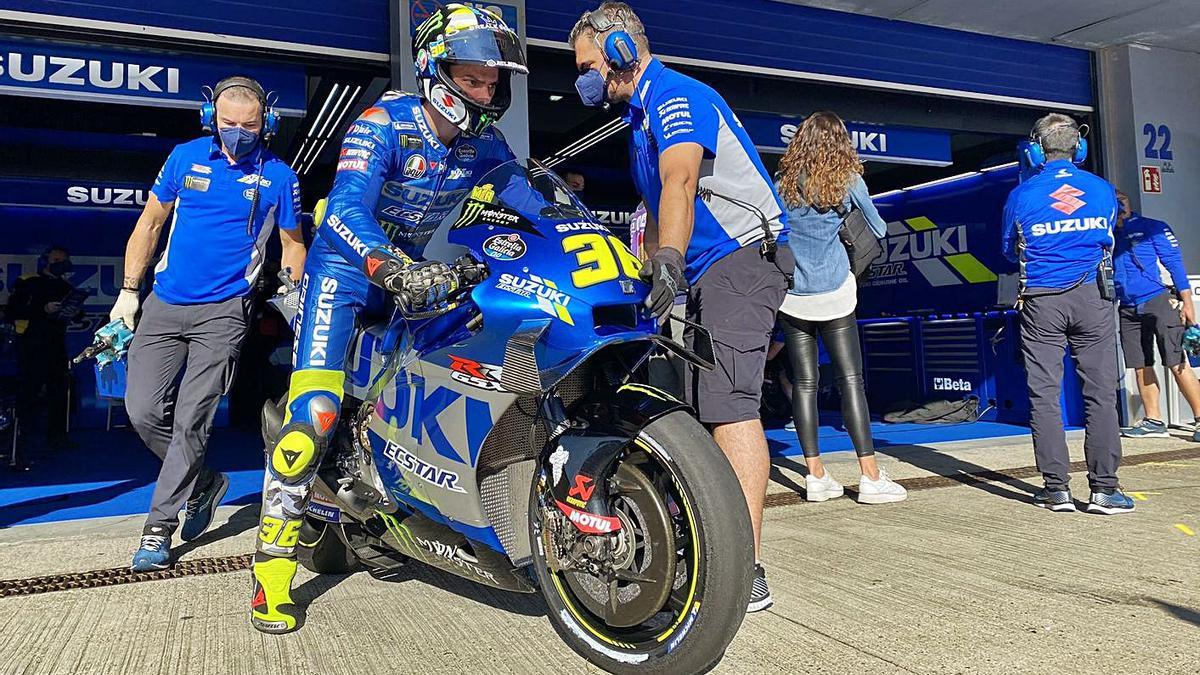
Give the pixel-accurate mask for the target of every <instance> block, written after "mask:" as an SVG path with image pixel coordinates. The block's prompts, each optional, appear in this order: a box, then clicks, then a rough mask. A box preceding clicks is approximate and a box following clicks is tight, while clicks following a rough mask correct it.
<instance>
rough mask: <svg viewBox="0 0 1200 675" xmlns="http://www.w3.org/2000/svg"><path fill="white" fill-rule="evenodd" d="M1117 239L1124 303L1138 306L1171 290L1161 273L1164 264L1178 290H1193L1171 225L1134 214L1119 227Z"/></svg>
mask: <svg viewBox="0 0 1200 675" xmlns="http://www.w3.org/2000/svg"><path fill="white" fill-rule="evenodd" d="M1116 238H1117V246H1116V250H1115V251H1114V254H1113V279H1114V280H1115V281H1116V286H1117V299H1118V300H1120V301H1121V304H1122V305H1125V306H1128V307H1137V306H1138V305H1140V304H1142V303H1143V302H1146V301H1147V300H1149V299H1151V298H1153V297H1155V296H1157V295H1160V294H1161V293H1162V292H1163V291H1165V290H1167V285H1166V284H1164V283H1163V281H1162V276H1161V275H1160V273H1159V264H1160V263H1161V264H1162V267H1163V269H1165V270H1166V271H1167V274H1168V275H1170V277H1171V285H1173V286H1174V287H1175V290H1176V291H1178V292H1180V293H1182V292H1185V291H1188V290H1190V289H1191V287H1192V285H1191V283H1190V282H1189V281H1188V276H1187V270H1186V269H1185V268H1184V266H1183V256H1182V255H1181V254H1180V250H1179V240H1178V239H1176V238H1175V233H1174V232H1172V231H1171V226H1170V225H1167V224H1166V223H1164V222H1163V221H1161V220H1154V219H1153V218H1144V217H1142V216H1141V215H1140V214H1137V213H1134V214H1133V215H1131V216H1130V217H1129V218H1128V219H1126V220H1125V222H1124V223H1122V224H1121V225H1120V226H1119V227H1117V231H1116Z"/></svg>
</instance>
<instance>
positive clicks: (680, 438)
mask: <svg viewBox="0 0 1200 675" xmlns="http://www.w3.org/2000/svg"><path fill="white" fill-rule="evenodd" d="M605 478H606V479H607V481H608V485H609V491H610V504H609V507H610V509H611V511H612V513H613V515H615V516H617V517H618V518H619V519H620V520H621V522H622V528H621V530H619V531H618V532H616V533H612V534H605V535H580V534H578V533H577V531H576V530H575V529H574V526H573V525H572V524H571V523H570V522H569V521H567V520H566V519H565V518H564V517H562V516H561V511H558V510H557V507H555V506H554V503H553V499H552V498H551V497H548V496H547V495H546V488H547V487H548V483H549V480H550V479H549V478H548V477H546V476H545V475H543V474H542V473H541V472H539V473H538V474H537V475H536V476H535V477H534V481H533V486H532V496H531V499H530V538H531V541H530V544H531V548H532V551H533V568H534V572H535V574H536V575H537V578H538V582H539V585H540V586H541V589H542V595H543V597H544V598H545V599H546V603H547V605H549V612H548V615H549V619H550V623H551V625H553V626H554V630H555V631H556V632H557V633H558V635H559V637H561V638H562V639H563V641H564V642H566V643H567V644H568V645H569V646H570V647H571V649H573V650H574V651H575V652H576V653H578V654H579V655H580V656H583V657H584V658H586V659H587V660H589V661H591V662H592V663H594V664H596V665H597V666H600V667H601V668H604V669H605V670H608V671H610V672H614V673H635V672H636V673H673V674H674V673H702V672H707V671H708V670H710V669H712V668H713V667H714V666H715V665H716V664H717V663H718V662H719V661H720V660H721V657H722V656H723V655H724V653H725V648H726V647H727V646H728V645H729V643H730V641H731V640H733V637H734V635H735V634H736V633H737V630H738V627H739V626H741V623H742V619H743V618H744V617H745V613H746V605H747V602H748V601H749V598H750V584H751V581H752V578H753V574H754V569H753V568H754V555H753V538H752V531H751V528H750V517H749V513H748V512H747V510H746V506H745V504H746V502H745V498H744V497H743V496H742V490H741V486H740V484H739V483H738V480H737V477H736V476H735V475H734V473H733V469H732V468H731V467H730V466H729V462H728V461H727V460H726V459H725V455H724V453H722V452H721V449H720V448H719V447H717V444H716V443H715V442H714V441H713V439H712V436H710V435H709V434H708V433H707V432H706V431H705V430H704V428H703V427H702V426H700V424H699V423H698V422H696V420H695V419H693V418H692V417H691V416H690V415H689V414H688V413H687V412H685V411H676V412H672V413H670V414H668V415H665V416H663V417H661V418H659V419H657V420H655V421H654V422H652V423H651V424H649V425H648V426H647V427H646V428H645V429H643V430H642V431H641V433H639V434H638V436H637V437H636V438H634V439H633V440H631V441H630V442H629V444H628V445H627V446H626V447H625V449H624V450H623V451H622V453H621V455H619V456H618V458H617V460H616V462H615V463H614V465H613V470H612V472H611V474H610V475H609V476H606V477H605ZM648 488H649V489H648ZM593 537H609V538H619V539H611V540H610V542H611V545H610V546H608V547H607V548H606V549H604V550H606V551H609V553H607V554H605V556H606V557H604V558H596V557H591V556H590V554H587V555H584V556H582V562H584V563H590V562H601V561H602V562H603V563H604V564H606V565H607V566H610V567H611V570H612V571H611V572H601V573H600V574H599V575H597V574H594V573H591V572H588V571H583V569H582V567H580V566H579V562H581V561H580V560H578V558H577V559H576V560H575V561H574V562H571V563H568V564H570V565H572V568H571V569H566V568H565V567H564V558H566V559H570V558H571V557H572V556H576V557H578V556H579V554H578V553H577V552H578V551H579V550H581V548H582V549H588V548H590V547H587V546H583V547H579V546H578V544H579V542H580V541H581V539H586V538H593ZM572 543H574V544H575V545H576V546H575V547H574V548H573V551H574V552H572V549H571V548H564V544H565V545H567V546H569V545H570V544H572ZM664 553H666V554H667V555H668V558H667V559H665V560H664V558H663V554H664ZM564 554H565V555H564ZM664 576H666V578H663V577H664Z"/></svg>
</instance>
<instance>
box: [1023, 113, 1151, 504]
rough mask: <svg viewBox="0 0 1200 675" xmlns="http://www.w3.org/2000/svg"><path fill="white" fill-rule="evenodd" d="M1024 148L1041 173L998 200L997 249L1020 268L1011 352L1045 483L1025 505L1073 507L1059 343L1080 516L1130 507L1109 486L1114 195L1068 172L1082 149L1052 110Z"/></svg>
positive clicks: (1115, 442) (1115, 434)
mask: <svg viewBox="0 0 1200 675" xmlns="http://www.w3.org/2000/svg"><path fill="white" fill-rule="evenodd" d="M1029 151H1030V154H1031V155H1032V156H1033V161H1032V162H1031V164H1032V165H1033V166H1034V167H1041V170H1040V172H1039V173H1037V175H1035V176H1033V177H1032V178H1030V179H1028V180H1026V181H1025V182H1023V183H1021V184H1020V185H1018V186H1017V187H1016V189H1014V190H1013V191H1012V193H1011V194H1010V195H1009V196H1008V201H1007V203H1005V205H1004V217H1003V221H1002V223H1003V228H1004V230H1003V239H1002V242H1001V246H1002V249H1003V251H1004V253H1005V255H1007V256H1008V257H1009V258H1010V259H1011V260H1013V261H1014V262H1019V263H1020V274H1021V293H1020V307H1021V352H1022V355H1023V356H1024V360H1025V370H1026V372H1027V374H1028V380H1029V398H1030V403H1031V404H1032V409H1033V412H1032V414H1031V420H1030V426H1031V427H1032V430H1033V448H1034V454H1035V456H1036V459H1037V467H1038V470H1039V471H1041V472H1042V477H1043V479H1044V480H1045V487H1044V488H1043V489H1042V490H1040V491H1039V492H1038V493H1037V494H1036V495H1035V496H1034V499H1035V501H1036V503H1037V505H1038V506H1041V507H1044V508H1049V509H1051V510H1054V511H1074V510H1075V502H1074V501H1073V500H1072V499H1071V493H1070V491H1069V490H1068V488H1067V483H1068V481H1070V479H1071V477H1070V474H1069V473H1068V470H1069V468H1068V467H1069V464H1070V459H1069V458H1068V456H1067V440H1066V433H1065V432H1064V430H1063V424H1062V411H1061V408H1060V406H1059V394H1060V388H1061V382H1062V376H1063V352H1064V349H1065V347H1066V346H1067V345H1068V344H1069V345H1070V346H1071V353H1072V354H1074V356H1075V363H1076V370H1077V372H1078V373H1079V376H1080V378H1081V379H1082V380H1083V400H1084V414H1085V416H1086V428H1087V435H1086V437H1085V440H1084V444H1083V451H1084V455H1085V456H1086V458H1087V466H1088V483H1089V485H1090V486H1091V499H1090V501H1089V502H1088V506H1087V510H1088V511H1089V512H1091V513H1105V514H1113V513H1128V512H1131V511H1132V510H1133V501H1132V500H1131V499H1130V498H1129V497H1126V496H1125V495H1124V494H1122V493H1121V491H1120V490H1118V489H1117V467H1118V466H1119V465H1120V463H1121V437H1120V431H1119V428H1118V426H1117V400H1116V391H1117V375H1118V373H1117V345H1116V336H1117V330H1116V325H1115V321H1114V312H1113V299H1114V298H1113V297H1112V291H1111V288H1110V287H1108V283H1107V281H1108V276H1109V272H1108V270H1107V265H1108V262H1109V261H1108V256H1109V255H1110V253H1109V252H1110V251H1111V250H1112V246H1113V235H1112V227H1113V224H1114V222H1115V221H1116V215H1117V197H1116V192H1115V190H1114V188H1113V186H1112V185H1110V184H1109V183H1108V182H1107V181H1105V180H1104V179H1102V178H1100V177H1098V176H1095V175H1093V174H1090V173H1088V172H1087V171H1084V170H1082V169H1078V168H1076V167H1075V163H1078V162H1082V161H1083V159H1084V157H1085V155H1086V153H1087V145H1086V142H1085V141H1084V140H1083V138H1082V134H1081V132H1080V128H1079V126H1078V125H1076V123H1075V121H1074V120H1072V119H1071V118H1070V117H1067V116H1066V115H1060V114H1057V113H1052V114H1050V115H1046V116H1045V117H1043V118H1041V119H1040V120H1038V121H1037V124H1035V125H1034V127H1033V132H1032V133H1031V134H1030V150H1029ZM1072 160H1074V162H1073V161H1072ZM1043 165H1044V166H1043ZM1102 268H1103V269H1102ZM1101 271H1103V273H1101Z"/></svg>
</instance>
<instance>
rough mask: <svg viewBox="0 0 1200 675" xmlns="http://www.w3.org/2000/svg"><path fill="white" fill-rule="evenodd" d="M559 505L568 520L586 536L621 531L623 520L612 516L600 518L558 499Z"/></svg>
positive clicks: (556, 501) (555, 501) (556, 502)
mask: <svg viewBox="0 0 1200 675" xmlns="http://www.w3.org/2000/svg"><path fill="white" fill-rule="evenodd" d="M554 503H555V504H558V508H559V510H560V511H562V512H563V514H564V515H566V517H567V520H570V521H571V522H572V523H573V524H574V525H575V527H576V528H578V529H579V531H580V532H583V533H585V534H608V533H609V532H615V531H617V530H619V529H621V520H620V519H619V518H614V517H611V516H598V515H596V514H594V513H588V512H587V511H580V510H579V509H577V508H574V507H572V506H570V505H567V504H564V503H562V502H560V501H558V500H557V499H556V500H554Z"/></svg>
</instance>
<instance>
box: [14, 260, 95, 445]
mask: <svg viewBox="0 0 1200 675" xmlns="http://www.w3.org/2000/svg"><path fill="white" fill-rule="evenodd" d="M70 272H71V256H70V254H69V253H68V252H67V249H65V248H63V247H61V246H55V247H53V248H50V249H49V250H47V251H46V252H45V253H43V254H42V255H41V256H40V257H39V258H38V269H37V274H31V275H29V276H27V277H21V279H19V280H18V281H17V283H16V284H15V285H14V286H13V292H12V295H10V296H9V298H8V306H7V307H6V308H5V318H6V319H8V320H9V321H11V322H13V324H14V325H15V326H16V328H17V332H19V333H20V334H21V339H20V343H19V344H20V373H21V389H20V391H19V392H18V394H17V395H18V400H19V402H20V411H21V412H20V414H21V422H22V426H28V425H29V424H30V423H31V422H32V420H33V418H34V416H35V414H36V413H37V409H38V405H37V398H38V394H39V393H40V392H41V391H42V389H43V388H45V392H46V398H45V406H44V407H45V409H46V445H47V446H48V447H50V448H53V449H63V448H70V447H72V445H73V444H72V443H71V442H70V440H69V439H68V438H67V405H68V403H69V401H68V398H67V394H68V388H67V381H68V378H70V376H71V373H70V368H69V366H68V365H67V324H68V323H69V322H70V320H71V319H73V318H75V315H76V314H78V313H79V306H78V305H77V304H73V303H70V302H68V301H67V300H68V298H69V296H71V295H72V292H73V291H74V290H75V287H74V286H72V285H71V284H70V283H68V282H67V280H66V276H67V275H68V274H70Z"/></svg>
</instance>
